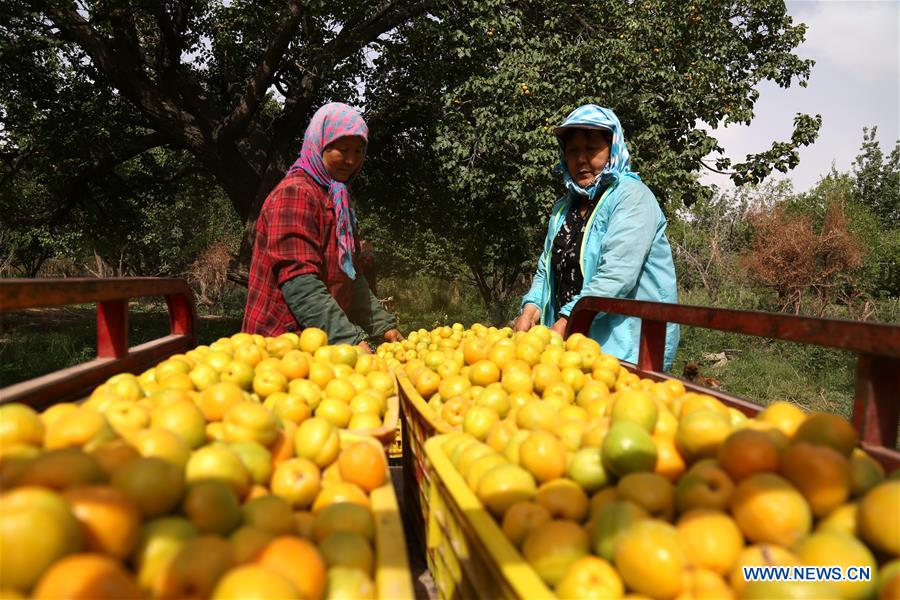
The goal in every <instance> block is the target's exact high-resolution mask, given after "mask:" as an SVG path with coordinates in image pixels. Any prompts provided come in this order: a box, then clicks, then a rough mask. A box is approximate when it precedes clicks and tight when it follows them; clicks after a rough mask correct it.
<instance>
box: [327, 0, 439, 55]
mask: <svg viewBox="0 0 900 600" xmlns="http://www.w3.org/2000/svg"><path fill="white" fill-rule="evenodd" d="M394 4H395V3H394V2H392V1H388V2H385V3H384V4H382V5H381V6H379V7H378V8H376V9H375V12H373V13H372V14H371V15H369V16H368V17H366V18H365V19H363V20H362V21H360V23H359V24H357V25H356V26H354V27H345V28H344V29H342V30H341V32H340V33H338V34H337V36H335V37H334V39H332V40H331V41H329V42H328V43H327V44H325V47H324V48H323V52H322V55H323V56H326V57H329V58H330V59H331V60H330V64H329V65H328V66H329V67H334V66H335V65H337V64H338V63H339V62H341V61H342V60H344V59H345V58H347V57H348V56H350V55H352V54H353V53H354V52H357V51H358V50H360V49H362V48H364V47H365V46H366V45H368V44H369V43H371V42H373V41H375V40H376V39H378V36H380V35H381V34H383V33H387V32H388V31H390V30H391V29H394V28H395V27H398V26H400V25H402V24H403V23H405V22H407V21H409V20H410V19H414V18H415V17H418V16H419V15H422V14H424V13H425V12H426V11H427V10H428V9H429V8H431V7H432V6H434V5H435V4H436V3H435V2H434V0H422V1H420V2H414V3H412V4H411V5H409V6H407V7H405V8H396V7H395V6H394Z"/></svg>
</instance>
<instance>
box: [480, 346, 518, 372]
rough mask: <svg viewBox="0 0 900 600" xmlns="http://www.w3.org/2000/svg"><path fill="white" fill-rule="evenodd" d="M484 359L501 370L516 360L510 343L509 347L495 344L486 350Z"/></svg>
mask: <svg viewBox="0 0 900 600" xmlns="http://www.w3.org/2000/svg"><path fill="white" fill-rule="evenodd" d="M486 358H487V359H488V360H490V361H491V362H493V363H494V364H495V365H497V366H498V367H500V369H501V370H502V369H503V367H505V366H506V365H508V364H509V363H511V362H512V361H514V360H516V348H515V346H514V345H512V344H511V343H510V344H509V345H507V344H502V343H495V344H494V345H493V346H491V348H490V350H488V353H487V357H486Z"/></svg>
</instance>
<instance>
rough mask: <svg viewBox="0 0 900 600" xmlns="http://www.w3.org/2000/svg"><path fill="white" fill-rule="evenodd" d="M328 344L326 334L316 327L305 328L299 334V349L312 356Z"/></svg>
mask: <svg viewBox="0 0 900 600" xmlns="http://www.w3.org/2000/svg"><path fill="white" fill-rule="evenodd" d="M327 343H328V334H327V333H325V332H324V331H322V330H321V329H319V328H318V327H307V328H306V329H304V330H303V331H301V332H300V343H299V348H300V350H302V351H304V352H308V353H310V354H312V353H313V352H315V351H316V350H318V349H319V348H321V347H322V346H324V345H326V344H327Z"/></svg>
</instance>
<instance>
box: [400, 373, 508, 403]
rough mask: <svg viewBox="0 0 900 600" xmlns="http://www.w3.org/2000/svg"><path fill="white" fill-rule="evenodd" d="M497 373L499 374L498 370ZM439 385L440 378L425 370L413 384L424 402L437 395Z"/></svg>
mask: <svg viewBox="0 0 900 600" xmlns="http://www.w3.org/2000/svg"><path fill="white" fill-rule="evenodd" d="M497 371H498V372H499V369H498V370H497ZM440 385H441V376H440V375H438V374H437V373H435V372H434V371H431V370H429V369H425V370H424V371H422V373H421V374H420V375H419V376H418V377H417V378H416V382H415V386H416V391H417V392H419V395H420V396H422V397H423V398H425V399H426V400H428V399H429V398H431V397H432V396H434V395H435V393H437V391H438V388H439V387H440Z"/></svg>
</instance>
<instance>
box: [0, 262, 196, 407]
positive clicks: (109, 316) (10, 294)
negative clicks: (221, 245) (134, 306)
mask: <svg viewBox="0 0 900 600" xmlns="http://www.w3.org/2000/svg"><path fill="white" fill-rule="evenodd" d="M148 296H164V297H165V299H166V304H167V305H168V307H169V335H167V336H165V337H161V338H158V339H156V340H153V341H150V342H147V343H145V344H140V345H139V346H135V347H133V348H129V346H128V300H129V299H130V298H141V297H148ZM93 302H96V303H97V358H96V359H94V360H92V361H90V362H86V363H82V364H80V365H76V366H74V367H69V368H67V369H62V370H60V371H55V372H53V373H50V374H47V375H43V376H41V377H36V378H35V379H31V380H29V381H23V382H22V383H17V384H14V385H11V386H8V387H5V388H2V389H0V403H3V404H5V403H8V402H22V403H25V404H30V405H31V406H34V407H35V408H44V407H46V406H49V405H51V404H54V403H56V402H65V401H67V400H73V399H76V398H79V397H82V396H84V395H85V394H86V393H87V392H88V391H89V390H90V389H91V388H93V387H94V386H96V385H98V384H100V383H102V382H103V381H105V380H106V379H108V378H109V377H110V376H112V375H115V374H116V373H123V372H125V371H130V372H132V373H137V372H140V371H142V370H144V369H147V368H149V367H151V366H153V365H154V364H156V363H157V362H159V361H160V360H163V359H164V358H166V357H168V356H171V355H173V354H177V353H179V352H185V351H187V350H190V349H191V348H193V347H194V346H195V344H196V342H195V338H194V332H195V321H196V313H195V310H194V299H193V295H192V294H191V289H190V288H189V287H188V285H187V283H186V282H185V281H184V280H183V279H162V278H156V277H136V278H116V279H90V278H75V279H6V280H2V281H0V314H2V313H7V312H11V311H16V310H24V309H27V308H43V307H48V306H65V305H69V304H83V303H93Z"/></svg>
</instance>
